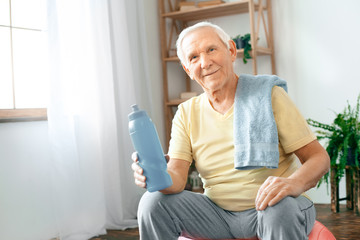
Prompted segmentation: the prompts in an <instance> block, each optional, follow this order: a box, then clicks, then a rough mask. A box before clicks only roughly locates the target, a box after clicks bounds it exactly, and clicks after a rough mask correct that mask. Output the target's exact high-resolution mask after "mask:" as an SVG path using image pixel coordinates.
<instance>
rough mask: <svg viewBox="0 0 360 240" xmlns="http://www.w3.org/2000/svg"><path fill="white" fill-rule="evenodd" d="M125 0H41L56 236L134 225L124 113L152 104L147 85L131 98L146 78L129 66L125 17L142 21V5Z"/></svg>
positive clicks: (137, 192) (77, 238) (136, 195)
mask: <svg viewBox="0 0 360 240" xmlns="http://www.w3.org/2000/svg"><path fill="white" fill-rule="evenodd" d="M129 2H130V1H129ZM129 2H128V3H126V1H125V0H112V1H104V0H76V1H74V0H48V43H49V46H48V47H49V75H50V88H51V91H50V105H49V107H48V119H49V137H50V141H51V147H52V161H53V167H54V168H53V173H52V186H53V190H54V191H53V201H54V206H56V209H55V215H56V218H57V219H56V222H57V225H58V226H57V228H58V231H59V236H60V238H61V239H66V240H71V239H74V240H81V239H88V238H90V237H92V236H95V235H98V234H103V233H105V229H124V228H128V227H134V226H136V225H137V222H136V210H137V204H138V201H139V199H140V197H141V194H142V193H143V191H142V190H141V189H139V188H137V187H136V186H135V184H134V183H133V177H132V171H131V167H130V165H131V159H130V154H131V152H132V146H131V142H130V138H129V135H128V129H127V114H128V113H129V112H130V105H131V104H133V103H135V102H136V101H138V103H139V101H140V102H142V103H144V102H151V101H150V100H149V99H151V97H150V93H149V91H151V88H147V89H148V90H147V91H141V96H142V97H141V99H139V98H137V97H135V96H139V95H140V92H139V91H138V90H137V89H136V86H138V85H146V82H148V81H147V80H146V79H147V77H146V76H147V73H146V67H144V65H140V66H142V67H141V70H139V69H138V68H136V66H134V65H133V64H132V62H136V61H139V59H136V56H139V55H138V54H137V55H136V56H135V58H134V56H133V52H132V49H131V45H130V41H132V40H131V39H130V37H129V36H130V35H133V34H134V32H133V33H131V34H130V33H129V28H128V26H129V22H127V21H128V20H129V19H128V17H127V15H126V14H128V16H129V15H130V14H135V16H141V15H142V14H141V13H139V9H140V11H141V9H142V8H141V2H138V1H131V2H137V3H132V4H131V3H130V5H129ZM134 4H135V5H134ZM129 6H130V7H129ZM140 21H142V20H141V19H140ZM143 24H144V23H142V24H135V29H136V28H137V27H139V26H140V27H141V26H143ZM140 32H141V31H135V35H136V34H139V33H140ZM138 38H140V36H138ZM140 62H141V60H140ZM145 65H146V64H145ZM134 72H135V73H136V75H135V73H134ZM139 74H140V75H139ZM135 76H136V77H135ZM136 81H141V82H143V83H145V84H142V83H140V82H138V83H136ZM143 89H146V87H145V88H143ZM148 110H149V108H148Z"/></svg>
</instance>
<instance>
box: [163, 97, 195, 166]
mask: <svg viewBox="0 0 360 240" xmlns="http://www.w3.org/2000/svg"><path fill="white" fill-rule="evenodd" d="M186 119H188V118H187V117H186V114H185V110H184V106H183V105H182V104H180V105H179V107H178V110H177V111H176V113H175V116H174V119H173V121H172V127H171V140H170V144H169V153H168V154H169V156H170V158H177V159H182V160H185V161H188V162H190V163H191V162H192V160H193V157H192V151H191V142H190V137H189V126H188V124H189V123H188V121H186Z"/></svg>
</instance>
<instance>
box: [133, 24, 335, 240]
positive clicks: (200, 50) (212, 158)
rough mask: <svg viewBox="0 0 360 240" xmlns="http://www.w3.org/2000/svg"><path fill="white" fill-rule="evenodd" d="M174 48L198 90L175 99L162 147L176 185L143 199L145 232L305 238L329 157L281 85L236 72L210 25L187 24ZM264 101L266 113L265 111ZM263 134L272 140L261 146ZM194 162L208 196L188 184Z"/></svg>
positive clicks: (224, 39)
mask: <svg viewBox="0 0 360 240" xmlns="http://www.w3.org/2000/svg"><path fill="white" fill-rule="evenodd" d="M177 49H178V50H177V51H178V52H177V53H178V56H179V58H180V61H181V63H182V66H183V68H184V70H185V71H186V73H187V74H188V75H189V76H190V78H191V79H193V80H195V81H196V82H197V83H198V84H200V86H201V87H202V88H203V90H204V93H203V94H201V95H200V96H197V97H194V98H192V99H190V100H188V101H186V102H184V103H182V104H180V105H179V108H178V110H177V112H176V115H175V117H174V120H173V127H172V133H171V141H170V147H169V153H168V154H169V156H170V160H169V162H168V173H169V174H170V176H171V178H172V180H173V185H172V186H171V187H169V188H166V189H164V190H162V191H160V192H155V193H149V192H146V193H145V194H144V196H143V197H142V199H141V201H140V204H139V211H138V221H139V228H140V235H141V239H142V240H145V239H149V240H154V239H164V240H172V239H173V240H175V239H177V238H178V237H179V236H181V235H183V236H188V237H193V238H208V239H231V238H251V237H255V236H256V237H258V238H260V239H276V240H281V239H283V240H290V239H291V240H295V239H307V235H308V234H309V233H310V231H311V229H312V226H313V224H314V221H315V215H316V213H315V208H314V205H313V203H312V201H311V200H310V199H309V198H308V197H307V196H306V195H305V194H304V192H305V191H307V190H308V189H310V188H312V187H314V186H316V184H317V182H318V180H319V179H320V178H321V177H322V176H323V175H324V174H325V173H326V172H327V171H328V169H329V157H328V155H327V153H326V151H325V150H324V148H323V147H322V146H321V145H320V144H319V143H318V141H317V140H316V137H315V136H314V134H313V133H312V132H311V131H310V129H309V127H308V125H307V124H306V121H305V120H304V118H303V117H302V116H301V114H300V113H299V111H298V110H297V108H296V107H295V106H294V104H293V103H292V102H291V100H290V99H289V97H288V95H287V94H286V91H285V90H286V87H284V88H285V90H284V89H283V88H282V87H281V84H283V83H284V82H283V81H282V80H279V79H278V78H277V77H276V76H266V75H262V76H251V75H240V76H237V75H236V74H235V72H234V69H233V63H234V61H235V59H236V54H237V53H236V47H235V43H234V42H233V41H232V40H231V39H230V37H229V36H228V35H227V34H226V33H225V32H224V31H223V30H222V29H221V28H219V27H218V26H216V25H213V24H210V23H207V22H202V23H198V24H196V25H194V26H191V27H189V28H187V29H185V30H184V31H183V32H182V33H181V34H180V36H179V38H178V40H177ZM249 79H250V81H248V80H249ZM279 81H280V83H281V84H279V85H277V82H279ZM271 82H273V83H274V84H273V85H269V86H270V87H267V88H266V87H263V85H266V84H267V85H268V83H271ZM259 83H260V84H259ZM253 84H258V85H254V86H253ZM285 84H286V83H285ZM245 96H246V97H245ZM266 96H268V99H266ZM237 98H238V100H236V99H237ZM259 102H260V104H259ZM266 106H270V111H262V109H263V108H264V109H265V108H266ZM251 108H255V109H251ZM269 112H270V113H269ZM234 118H237V120H234ZM254 123H256V124H254ZM271 123H274V126H271ZM263 124H265V125H264V126H266V127H264V126H263ZM268 126H269V127H268ZM267 136H268V137H269V139H273V142H272V143H271V142H270V143H269V144H268V143H264V138H265V140H266V137H267ZM274 139H275V145H274ZM238 143H239V144H238ZM236 146H238V149H236ZM274 146H275V148H276V149H275V150H274ZM259 156H260V157H259ZM296 157H297V158H298V159H299V160H300V162H301V166H300V167H299V164H297V161H298V160H297V158H296ZM257 158H259V159H260V161H258V160H256V159H257ZM271 158H275V160H276V162H275V166H274V163H273V162H271V163H270V161H268V159H271ZM244 159H245V160H244ZM133 160H134V163H133V165H132V169H133V170H134V177H135V183H136V184H137V185H138V186H140V187H144V188H146V182H145V180H146V179H145V176H144V175H143V170H142V169H141V168H140V167H139V166H138V164H137V159H136V154H134V155H133ZM192 161H195V164H196V168H197V170H198V172H199V174H200V177H201V179H202V181H203V185H204V191H205V192H204V194H199V193H194V192H189V191H184V187H185V184H186V182H187V177H188V171H189V167H190V165H191V163H192ZM239 161H240V163H239ZM234 166H235V167H234Z"/></svg>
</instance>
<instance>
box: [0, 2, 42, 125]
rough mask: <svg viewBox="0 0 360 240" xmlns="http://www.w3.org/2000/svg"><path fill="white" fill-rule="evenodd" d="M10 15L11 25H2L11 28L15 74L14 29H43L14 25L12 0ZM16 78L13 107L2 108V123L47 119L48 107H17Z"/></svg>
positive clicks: (12, 66)
mask: <svg viewBox="0 0 360 240" xmlns="http://www.w3.org/2000/svg"><path fill="white" fill-rule="evenodd" d="M9 17H10V25H9V26H7V25H2V27H8V28H9V29H10V41H11V42H10V48H11V59H10V61H11V68H12V75H14V72H13V71H14V60H13V51H14V49H13V39H12V29H24V30H32V31H42V30H41V29H32V28H23V27H16V26H13V25H12V8H11V1H9ZM14 84H15V80H14V78H13V77H12V85H13V89H12V95H13V108H9V109H6V108H0V123H4V122H26V121H46V120H47V119H48V118H47V108H16V104H15V92H14Z"/></svg>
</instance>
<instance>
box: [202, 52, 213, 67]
mask: <svg viewBox="0 0 360 240" xmlns="http://www.w3.org/2000/svg"><path fill="white" fill-rule="evenodd" d="M200 63H201V68H203V69H207V68H209V67H210V66H211V64H212V60H211V58H210V57H209V56H208V55H207V54H202V55H201V56H200Z"/></svg>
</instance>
